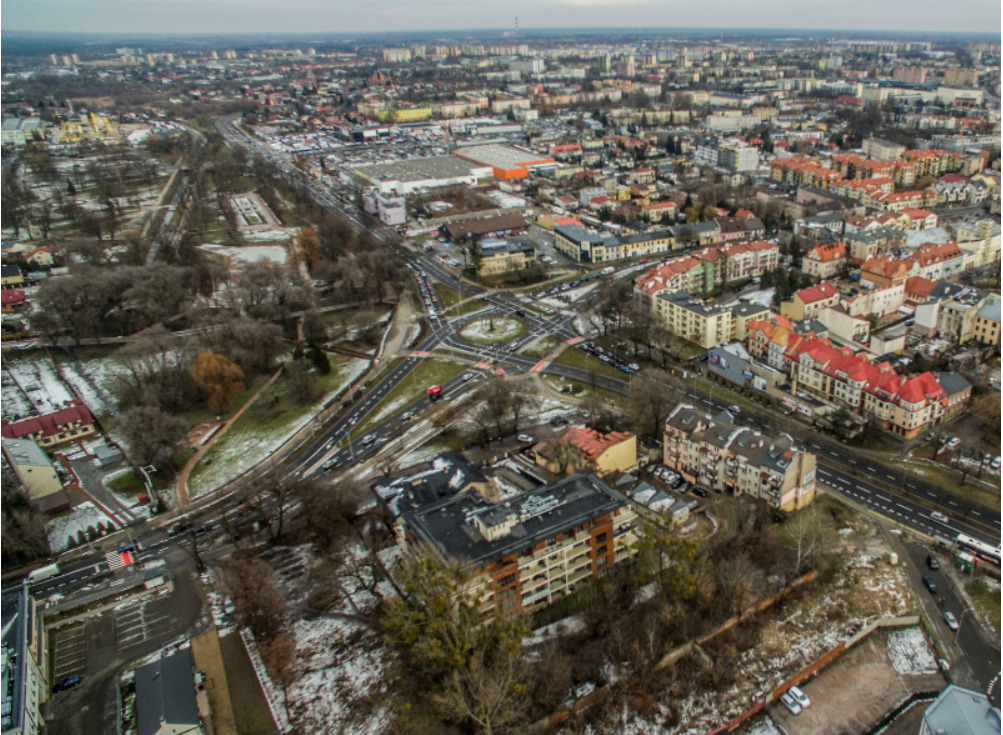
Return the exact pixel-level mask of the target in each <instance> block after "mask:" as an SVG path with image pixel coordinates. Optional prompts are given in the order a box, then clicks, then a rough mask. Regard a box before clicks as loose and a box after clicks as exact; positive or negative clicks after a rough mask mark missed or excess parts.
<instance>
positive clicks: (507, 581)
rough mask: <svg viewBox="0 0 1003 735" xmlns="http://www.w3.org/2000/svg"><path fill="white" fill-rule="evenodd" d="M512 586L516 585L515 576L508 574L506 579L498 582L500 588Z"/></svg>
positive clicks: (503, 578)
mask: <svg viewBox="0 0 1003 735" xmlns="http://www.w3.org/2000/svg"><path fill="white" fill-rule="evenodd" d="M510 584H515V575H514V574H506V575H505V576H504V577H502V578H501V579H499V580H498V586H499V587H508V586H509V585H510Z"/></svg>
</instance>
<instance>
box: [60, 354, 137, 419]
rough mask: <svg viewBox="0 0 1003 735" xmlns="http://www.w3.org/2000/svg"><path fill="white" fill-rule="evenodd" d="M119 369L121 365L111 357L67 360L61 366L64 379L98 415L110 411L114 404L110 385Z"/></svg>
mask: <svg viewBox="0 0 1003 735" xmlns="http://www.w3.org/2000/svg"><path fill="white" fill-rule="evenodd" d="M121 371H122V367H121V365H119V363H117V362H115V361H114V360H113V359H111V358H106V359H103V360H86V361H81V362H80V363H73V362H67V363H64V364H63V366H62V374H63V378H64V379H65V381H66V382H67V383H69V384H70V385H71V386H72V387H73V390H74V391H76V393H77V395H79V396H80V397H81V398H82V399H83V401H84V403H86V404H87V407H88V408H90V409H91V411H93V412H94V413H95V414H98V415H102V414H107V413H111V411H112V408H113V407H115V406H116V403H115V394H114V392H113V390H112V387H113V385H114V380H115V375H116V374H117V373H119V372H121ZM88 378H89V379H90V380H88ZM92 383H93V385H92Z"/></svg>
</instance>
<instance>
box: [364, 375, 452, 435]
mask: <svg viewBox="0 0 1003 735" xmlns="http://www.w3.org/2000/svg"><path fill="white" fill-rule="evenodd" d="M467 369H468V368H467V366H466V365H457V364H456V363H453V362H446V361H445V360H422V361H421V362H420V363H419V364H418V367H416V368H415V369H414V370H412V371H411V372H410V373H408V375H407V376H406V377H405V378H404V379H403V380H402V381H401V382H399V383H398V384H397V385H395V386H394V387H393V389H392V390H391V391H390V392H389V393H387V394H386V395H385V396H384V397H383V400H382V401H380V402H379V403H378V404H376V405H375V406H374V407H373V410H372V411H371V412H370V413H369V414H367V415H366V417H365V419H363V421H362V423H361V424H359V425H358V426H356V427H355V428H354V429H352V437H353V438H354V437H359V436H362V435H363V434H365V433H367V432H368V431H369V430H370V429H371V428H372V427H374V426H376V425H377V424H378V423H380V422H381V421H383V420H384V419H386V418H387V417H388V416H391V415H393V414H394V413H396V412H397V411H400V410H401V409H403V408H404V407H405V406H408V405H410V404H412V403H414V402H415V401H417V400H418V399H419V398H421V397H422V396H423V395H425V391H426V390H428V387H429V386H431V385H441V384H443V383H445V382H447V381H449V380H452V379H453V378H455V377H456V376H457V375H459V374H460V373H462V372H464V371H465V370H467Z"/></svg>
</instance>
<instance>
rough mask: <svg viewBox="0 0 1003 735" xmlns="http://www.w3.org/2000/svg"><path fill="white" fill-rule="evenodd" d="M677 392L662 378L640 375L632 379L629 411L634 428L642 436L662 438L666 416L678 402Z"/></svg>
mask: <svg viewBox="0 0 1003 735" xmlns="http://www.w3.org/2000/svg"><path fill="white" fill-rule="evenodd" d="M676 402H677V401H676V395H675V392H674V391H673V390H672V389H670V388H669V387H668V385H666V383H664V382H662V381H661V380H654V379H652V378H649V377H645V376H638V377H635V378H633V379H632V380H631V383H630V394H629V401H628V411H629V414H630V418H631V421H632V423H633V425H634V430H635V431H636V432H637V433H638V434H640V435H642V436H651V437H656V438H660V437H661V435H662V433H663V431H664V428H665V418H666V417H667V416H668V415H669V412H670V411H671V410H672V408H673V407H674V406H675V404H676Z"/></svg>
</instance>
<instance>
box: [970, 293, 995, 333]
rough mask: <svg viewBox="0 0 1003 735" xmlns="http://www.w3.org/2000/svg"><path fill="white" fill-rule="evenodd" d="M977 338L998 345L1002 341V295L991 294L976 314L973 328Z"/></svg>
mask: <svg viewBox="0 0 1003 735" xmlns="http://www.w3.org/2000/svg"><path fill="white" fill-rule="evenodd" d="M972 331H973V334H974V337H975V339H977V340H979V342H981V343H982V344H986V345H998V344H999V343H1000V297H999V296H998V295H994V296H990V297H989V298H988V299H986V303H985V304H983V305H982V308H981V309H979V310H978V312H976V314H975V324H974V328H973V330H972Z"/></svg>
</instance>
